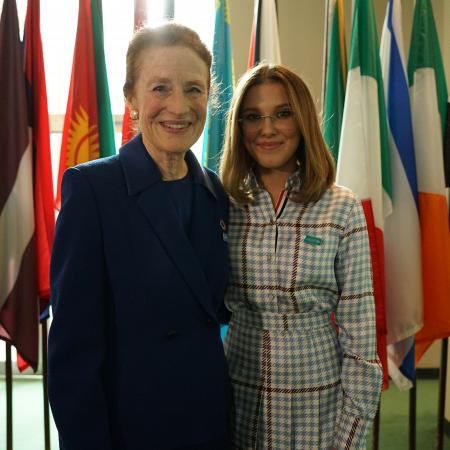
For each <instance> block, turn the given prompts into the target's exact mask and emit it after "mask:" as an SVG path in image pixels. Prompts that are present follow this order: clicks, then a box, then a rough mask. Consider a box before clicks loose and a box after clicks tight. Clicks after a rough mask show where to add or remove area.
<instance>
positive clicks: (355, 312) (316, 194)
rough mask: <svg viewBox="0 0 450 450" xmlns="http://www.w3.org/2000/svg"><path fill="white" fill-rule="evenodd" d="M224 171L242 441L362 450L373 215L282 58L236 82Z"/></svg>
mask: <svg viewBox="0 0 450 450" xmlns="http://www.w3.org/2000/svg"><path fill="white" fill-rule="evenodd" d="M220 173H221V179H222V182H223V184H224V187H225V190H226V191H228V193H229V195H230V197H231V207H230V223H229V236H228V242H229V247H230V261H231V276H230V282H229V287H228V289H227V293H226V305H227V307H228V308H229V309H230V310H231V312H232V317H231V321H230V325H229V331H228V334H227V336H226V341H225V351H226V355H227V358H228V361H229V366H230V376H231V380H232V384H233V388H234V401H235V412H234V419H233V422H234V425H233V427H234V429H233V444H234V446H235V448H236V449H240V450H244V449H245V450H248V449H258V450H261V449H274V450H284V449H285V450H293V449H297V450H306V449H311V450H318V449H324V450H325V449H327V450H330V449H332V448H335V449H342V450H343V449H362V448H365V438H366V435H367V432H368V429H369V426H370V424H371V420H372V418H373V417H374V415H375V412H376V409H377V405H378V401H379V395H380V389H381V381H382V374H381V368H380V364H379V360H378V358H377V354H376V337H375V331H376V330H375V311H374V302H373V289H372V278H371V264H370V253H369V244H368V236H367V230H366V222H365V218H364V213H363V209H362V206H361V203H360V201H359V200H358V199H357V198H356V197H355V195H354V194H353V193H352V192H351V191H350V190H349V189H346V188H344V187H341V186H337V185H335V184H334V176H335V169H334V164H333V161H332V158H331V156H330V153H329V151H328V149H327V148H326V145H325V143H324V141H323V139H322V135H321V131H320V127H319V123H318V120H317V114H316V111H315V108H314V103H313V100H312V98H311V94H310V93H309V90H308V88H307V86H306V85H305V83H304V82H303V81H302V80H301V79H300V78H299V77H298V76H297V75H296V74H294V73H293V72H292V71H290V70H289V69H287V68H286V67H283V66H279V65H264V64H262V65H259V66H257V67H255V68H253V69H251V70H250V71H248V72H247V73H246V74H245V75H244V76H243V77H242V78H241V80H240V81H239V83H238V86H237V88H236V90H235V95H234V98H233V101H232V105H231V109H230V112H229V116H228V123H227V132H226V138H225V147H224V153H223V159H222V162H221V168H220ZM333 315H334V319H332V316H333Z"/></svg>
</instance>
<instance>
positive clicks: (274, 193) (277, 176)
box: [258, 170, 292, 206]
mask: <svg viewBox="0 0 450 450" xmlns="http://www.w3.org/2000/svg"><path fill="white" fill-rule="evenodd" d="M291 175H292V173H291V172H284V171H278V170H267V171H264V170H259V171H258V178H259V181H260V183H261V184H262V186H263V187H264V189H265V190H266V191H267V192H268V193H269V195H270V198H271V199H272V204H273V205H274V206H275V205H276V203H277V200H278V198H279V197H280V194H281V192H282V191H283V189H284V187H285V186H286V180H287V179H288V178H289V177H290V176H291Z"/></svg>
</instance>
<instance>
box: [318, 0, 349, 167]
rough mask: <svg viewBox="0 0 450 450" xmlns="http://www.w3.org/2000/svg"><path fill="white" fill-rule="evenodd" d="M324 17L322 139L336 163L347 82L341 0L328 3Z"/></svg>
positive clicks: (330, 0) (329, 0)
mask: <svg viewBox="0 0 450 450" xmlns="http://www.w3.org/2000/svg"><path fill="white" fill-rule="evenodd" d="M325 14H326V17H325V41H324V43H325V45H324V70H323V73H324V79H323V89H322V92H323V94H324V95H323V100H322V105H323V137H324V139H325V142H326V143H327V145H328V148H329V149H330V151H331V153H332V155H333V157H334V160H335V161H337V159H338V153H339V139H340V136H341V127H342V116H343V112H344V100H345V83H346V81H347V52H346V49H345V35H344V6H343V0H328V5H327V10H326V12H325Z"/></svg>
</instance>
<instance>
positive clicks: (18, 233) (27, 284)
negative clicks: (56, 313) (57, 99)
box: [0, 0, 39, 370]
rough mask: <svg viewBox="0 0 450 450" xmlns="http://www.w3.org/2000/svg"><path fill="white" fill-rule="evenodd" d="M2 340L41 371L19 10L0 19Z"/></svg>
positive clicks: (8, 8)
mask: <svg viewBox="0 0 450 450" xmlns="http://www.w3.org/2000/svg"><path fill="white" fill-rule="evenodd" d="M0 61H2V65H1V66H0V91H1V92H2V108H0V123H1V124H2V125H1V127H0V157H1V161H2V163H1V164H0V242H1V246H0V338H1V339H3V340H5V341H7V342H9V343H11V344H12V345H14V346H15V347H16V349H17V351H18V353H20V355H21V356H22V358H23V359H24V360H25V361H26V363H27V364H29V365H30V366H32V367H33V369H34V370H36V369H37V364H38V326H39V305H38V298H37V288H36V254H35V234H34V211H33V181H32V180H33V153H32V148H31V136H30V133H29V131H28V114H27V97H26V89H25V76H24V71H23V61H22V55H21V47H20V39H19V24H18V20H17V8H16V2H15V1H14V0H4V2H3V10H2V16H1V19H0Z"/></svg>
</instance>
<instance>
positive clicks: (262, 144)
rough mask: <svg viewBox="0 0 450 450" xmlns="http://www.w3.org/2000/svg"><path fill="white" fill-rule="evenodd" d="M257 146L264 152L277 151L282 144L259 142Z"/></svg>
mask: <svg viewBox="0 0 450 450" xmlns="http://www.w3.org/2000/svg"><path fill="white" fill-rule="evenodd" d="M257 145H258V147H260V148H261V149H263V150H275V149H276V148H278V147H279V146H280V145H281V142H273V141H268V142H258V144H257Z"/></svg>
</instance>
